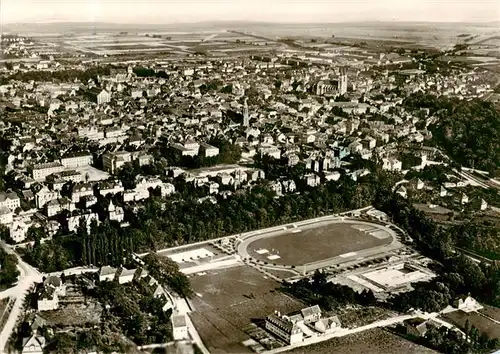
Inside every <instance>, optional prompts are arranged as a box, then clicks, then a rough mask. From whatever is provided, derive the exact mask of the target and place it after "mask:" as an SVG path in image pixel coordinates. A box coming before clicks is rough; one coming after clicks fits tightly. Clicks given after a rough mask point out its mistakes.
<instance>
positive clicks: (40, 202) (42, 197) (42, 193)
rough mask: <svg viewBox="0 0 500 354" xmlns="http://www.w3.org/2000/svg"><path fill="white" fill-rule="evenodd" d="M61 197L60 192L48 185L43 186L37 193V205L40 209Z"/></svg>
mask: <svg viewBox="0 0 500 354" xmlns="http://www.w3.org/2000/svg"><path fill="white" fill-rule="evenodd" d="M59 197H60V195H59V192H57V191H51V190H49V189H48V188H47V187H43V188H42V189H40V190H39V191H38V192H37V193H36V194H35V205H36V207H37V208H38V209H41V208H43V207H44V206H45V204H47V203H48V202H50V201H51V200H55V199H57V198H59Z"/></svg>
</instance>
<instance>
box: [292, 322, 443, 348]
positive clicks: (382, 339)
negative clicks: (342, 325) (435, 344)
mask: <svg viewBox="0 0 500 354" xmlns="http://www.w3.org/2000/svg"><path fill="white" fill-rule="evenodd" d="M287 353H288V354H358V353H371V354H401V353H405V354H430V353H437V352H436V351H434V350H431V349H428V348H426V347H423V346H421V345H418V344H415V343H412V342H410V341H407V340H405V339H403V338H400V337H398V336H397V335H395V334H392V333H390V332H388V331H385V330H383V329H380V328H377V329H372V330H368V331H364V332H360V333H356V334H351V335H348V336H345V337H339V338H334V339H331V340H329V341H325V342H321V343H318V344H313V345H310V346H307V347H302V348H297V349H293V350H290V351H288V352H287Z"/></svg>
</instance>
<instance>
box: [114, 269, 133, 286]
mask: <svg viewBox="0 0 500 354" xmlns="http://www.w3.org/2000/svg"><path fill="white" fill-rule="evenodd" d="M136 272H137V269H126V268H123V267H122V268H119V269H118V272H117V274H118V283H120V284H125V283H131V282H132V281H133V280H134V276H135V273H136Z"/></svg>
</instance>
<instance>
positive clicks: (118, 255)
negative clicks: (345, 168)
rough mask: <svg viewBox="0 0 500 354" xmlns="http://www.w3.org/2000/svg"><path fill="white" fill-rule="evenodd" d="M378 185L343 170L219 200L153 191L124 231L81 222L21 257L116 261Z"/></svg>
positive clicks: (42, 263)
mask: <svg viewBox="0 0 500 354" xmlns="http://www.w3.org/2000/svg"><path fill="white" fill-rule="evenodd" d="M381 185H382V184H381V183H380V182H378V181H377V179H375V178H370V179H367V180H365V181H364V182H360V183H356V182H354V181H353V180H352V179H351V178H349V177H348V176H345V175H343V176H342V177H341V178H340V180H338V181H335V182H333V181H332V182H326V183H325V184H323V185H321V186H319V187H317V188H310V187H304V189H303V190H302V191H301V193H300V194H287V195H285V196H283V197H281V198H275V196H276V195H275V193H274V192H272V191H270V190H269V188H268V187H267V186H266V185H257V186H255V187H254V188H253V189H251V190H248V191H237V192H236V193H235V194H233V196H232V197H231V198H228V199H224V198H223V197H219V200H218V203H217V204H211V203H210V202H204V203H199V202H198V200H197V198H196V197H195V196H193V195H191V194H189V193H184V194H183V195H178V196H177V197H175V196H173V197H170V198H169V199H168V200H164V199H161V198H158V197H153V198H150V199H148V200H147V201H146V202H145V205H144V208H142V209H140V210H139V211H138V212H137V213H133V212H132V211H131V210H130V209H129V208H126V210H125V211H126V219H127V220H128V221H129V223H130V227H128V228H127V230H126V232H124V230H122V229H121V227H120V225H119V224H118V223H115V222H110V221H104V222H103V223H101V224H100V225H93V226H92V229H91V232H89V233H87V232H86V228H85V227H84V226H83V225H82V226H81V227H79V228H78V231H77V232H76V234H70V235H66V236H62V235H56V236H55V237H54V238H53V239H52V240H49V241H47V242H45V243H43V244H42V243H41V242H39V241H37V242H35V244H34V246H33V247H28V248H27V250H26V254H25V258H26V259H27V260H28V261H29V262H30V263H31V264H33V265H35V266H37V267H39V268H40V269H41V270H42V271H45V272H50V271H55V270H57V269H64V268H67V267H69V266H76V265H87V264H94V265H102V264H112V265H119V264H121V263H122V262H123V258H124V257H126V256H127V255H129V254H130V252H132V251H133V252H141V251H142V252H144V251H149V250H152V249H153V250H155V249H161V248H164V247H172V246H178V245H182V244H187V243H192V242H196V241H203V240H208V239H212V238H217V237H222V236H225V235H231V234H235V233H240V232H246V231H250V230H254V229H258V228H264V227H271V226H275V225H279V224H284V223H288V222H292V221H297V220H302V219H309V218H313V217H317V216H321V215H325V214H331V213H337V212H341V211H345V210H349V209H353V208H360V207H364V206H366V205H369V204H370V203H371V201H372V200H373V198H374V196H375V193H376V189H377V188H378V187H380V186H381Z"/></svg>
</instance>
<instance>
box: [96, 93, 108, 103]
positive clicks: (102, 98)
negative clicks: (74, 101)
mask: <svg viewBox="0 0 500 354" xmlns="http://www.w3.org/2000/svg"><path fill="white" fill-rule="evenodd" d="M110 101H111V95H110V94H109V93H108V91H106V90H102V91H101V92H100V93H99V94H98V95H97V104H104V103H109V102H110Z"/></svg>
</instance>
